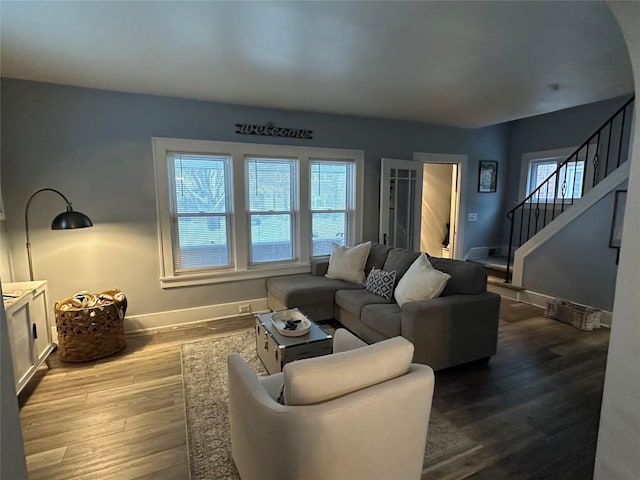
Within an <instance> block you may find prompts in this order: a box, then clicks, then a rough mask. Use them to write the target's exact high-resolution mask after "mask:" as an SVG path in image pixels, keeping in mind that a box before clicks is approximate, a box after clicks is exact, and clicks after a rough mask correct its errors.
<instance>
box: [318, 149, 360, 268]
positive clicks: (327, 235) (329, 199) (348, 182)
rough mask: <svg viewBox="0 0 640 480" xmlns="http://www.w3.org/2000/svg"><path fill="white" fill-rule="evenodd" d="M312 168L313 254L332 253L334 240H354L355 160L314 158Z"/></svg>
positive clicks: (336, 241) (345, 242) (337, 241)
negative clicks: (351, 233)
mask: <svg viewBox="0 0 640 480" xmlns="http://www.w3.org/2000/svg"><path fill="white" fill-rule="evenodd" d="M309 170H310V172H309V178H310V186H309V190H310V192H309V193H310V204H311V244H312V255H313V256H319V255H328V254H330V253H331V247H332V245H333V244H334V243H336V244H338V245H346V244H348V243H351V242H350V240H351V239H350V238H349V237H350V232H351V231H352V228H351V223H352V222H353V205H354V186H353V162H340V161H331V160H310V161H309Z"/></svg>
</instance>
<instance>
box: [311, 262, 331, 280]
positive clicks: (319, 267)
mask: <svg viewBox="0 0 640 480" xmlns="http://www.w3.org/2000/svg"><path fill="white" fill-rule="evenodd" d="M328 270H329V259H328V258H327V259H323V260H312V261H311V275H314V276H316V277H324V276H325V274H326V273H327V271H328Z"/></svg>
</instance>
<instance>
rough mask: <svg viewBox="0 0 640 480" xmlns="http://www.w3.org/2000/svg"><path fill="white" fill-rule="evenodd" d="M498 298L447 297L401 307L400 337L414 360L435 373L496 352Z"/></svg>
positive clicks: (484, 295) (493, 294)
mask: <svg viewBox="0 0 640 480" xmlns="http://www.w3.org/2000/svg"><path fill="white" fill-rule="evenodd" d="M499 315H500V295H497V294H495V293H492V292H484V293H480V294H477V295H449V296H445V297H438V298H434V299H431V300H421V301H418V302H408V303H405V304H404V305H403V306H402V326H401V334H402V336H403V337H405V338H406V339H408V340H410V341H411V342H412V343H413V345H414V347H415V351H414V357H413V361H414V362H416V363H423V364H426V365H429V366H431V367H432V368H433V369H434V370H441V369H443V368H447V367H451V366H454V365H458V364H461V363H466V362H470V361H473V360H478V359H481V358H488V357H490V356H492V355H494V354H495V353H496V348H497V340H498V318H499Z"/></svg>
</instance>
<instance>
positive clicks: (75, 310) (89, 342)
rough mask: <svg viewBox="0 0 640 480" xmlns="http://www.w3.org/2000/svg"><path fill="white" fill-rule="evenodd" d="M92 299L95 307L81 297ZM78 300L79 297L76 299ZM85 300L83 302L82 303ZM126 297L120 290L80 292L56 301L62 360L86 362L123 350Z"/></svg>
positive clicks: (59, 349) (59, 350) (59, 348)
mask: <svg viewBox="0 0 640 480" xmlns="http://www.w3.org/2000/svg"><path fill="white" fill-rule="evenodd" d="M87 298H93V299H94V301H93V302H90V303H95V305H94V306H89V307H82V306H76V305H82V303H83V302H82V301H81V300H86V299H87ZM79 299H80V300H79ZM84 303H86V302H84ZM126 310H127V299H126V297H125V296H124V295H123V294H122V292H120V290H119V289H117V288H116V289H113V290H106V291H104V292H102V293H100V294H95V295H91V294H87V293H81V294H76V295H75V296H73V297H71V298H68V299H65V300H63V301H60V302H56V304H55V314H56V328H57V330H58V353H59V356H60V360H62V361H64V362H86V361H89V360H96V359H98V358H102V357H106V356H108V355H112V354H114V353H116V352H119V351H120V350H122V349H123V348H124V346H125V342H124V316H125V312H126Z"/></svg>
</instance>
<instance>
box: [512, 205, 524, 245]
mask: <svg viewBox="0 0 640 480" xmlns="http://www.w3.org/2000/svg"><path fill="white" fill-rule="evenodd" d="M524 206H525V203H521V204H520V205H518V206H517V207H516V208H519V209H520V236H519V237H518V247H519V246H520V245H522V228H523V227H524ZM512 211H515V209H514V210H512ZM514 218H515V215H514Z"/></svg>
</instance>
